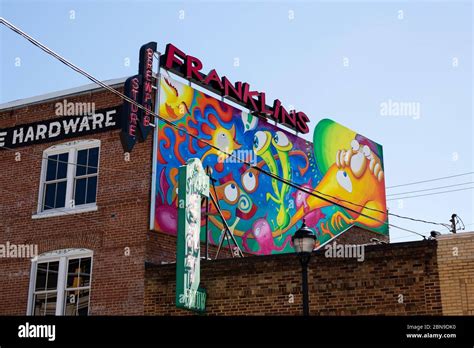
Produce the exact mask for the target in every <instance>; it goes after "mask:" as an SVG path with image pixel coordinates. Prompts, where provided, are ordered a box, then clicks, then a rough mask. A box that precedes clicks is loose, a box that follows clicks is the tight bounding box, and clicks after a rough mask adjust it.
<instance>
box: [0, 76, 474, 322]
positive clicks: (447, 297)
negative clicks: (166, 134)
mask: <svg viewBox="0 0 474 348" xmlns="http://www.w3.org/2000/svg"><path fill="white" fill-rule="evenodd" d="M124 81H125V79H119V80H113V81H108V82H107V83H108V84H109V85H110V86H112V87H114V88H117V89H118V90H119V91H122V89H123V83H124ZM66 99H67V102H71V103H94V105H95V109H96V114H101V115H102V116H101V117H98V118H97V119H95V121H96V123H95V124H94V122H95V121H91V122H92V123H91V124H89V125H85V124H84V126H83V127H82V123H81V122H82V121H78V122H79V123H77V128H76V130H77V132H76V131H73V130H72V129H73V128H71V127H70V128H69V133H67V134H66V130H65V129H62V130H60V129H59V128H58V127H59V126H60V125H61V124H59V126H58V124H57V123H55V121H57V120H58V119H59V116H58V115H57V112H56V111H57V104H56V103H58V102H59V103H62V102H64V101H65V100H66ZM85 105H87V104H85ZM121 106H122V101H121V100H120V98H119V97H117V96H115V95H113V94H112V93H110V92H108V91H105V90H104V89H101V88H97V87H96V86H93V85H88V86H84V87H81V88H77V89H72V90H66V91H62V92H59V93H54V94H50V95H45V96H40V97H37V98H30V99H24V100H19V101H14V102H11V103H7V104H3V105H0V130H5V129H13V128H14V127H15V129H16V131H15V132H16V133H14V134H15V135H14V136H15V137H16V138H15V142H16V144H17V145H18V144H19V143H24V144H22V145H23V146H17V147H8V146H5V145H4V144H3V146H4V149H2V150H0V163H1V165H2V168H3V170H2V171H1V172H0V192H1V197H2V199H1V200H0V244H3V245H6V244H9V245H16V246H19V245H37V247H38V254H39V257H38V258H37V259H34V260H30V259H29V258H27V257H23V258H22V257H2V258H0V277H1V279H2V280H3V281H2V282H1V283H0V297H1V298H2V300H3V301H1V302H0V314H1V315H7V314H11V315H24V314H29V315H45V314H46V315H54V314H56V315H86V314H89V315H140V314H147V315H162V314H189V312H186V311H184V310H181V309H177V308H176V307H175V306H174V291H175V290H174V289H175V265H174V262H175V258H176V256H175V255H176V237H174V236H171V235H168V234H164V233H159V232H155V231H150V225H149V219H150V191H151V182H152V172H151V168H152V151H153V138H152V137H149V138H148V139H147V140H146V141H144V142H142V143H137V144H136V145H135V148H134V150H133V152H132V153H131V154H130V156H129V157H128V156H124V153H123V149H122V145H121V142H120V138H119V129H118V127H117V126H118V125H117V122H118V121H117V118H116V117H117V115H118V114H119V113H120V107H121ZM109 116H110V117H109ZM31 124H33V125H34V129H33V130H32V131H30V130H29V129H30V128H29V127H27V125H31ZM52 124H55V125H56V128H54V126H51V125H52ZM22 125H25V127H24V128H19V127H21V126H22ZM63 125H64V123H63ZM81 128H82V129H83V131H80V130H81ZM61 132H62V133H61ZM30 133H31V134H30ZM56 133H57V134H61V135H62V136H60V135H58V136H57V137H56V138H55V137H54V136H52V135H54V134H56ZM46 134H48V135H49V137H47V136H46ZM0 136H1V133H0ZM46 138H47V139H46ZM59 138H61V139H59ZM0 139H1V137H0ZM7 140H8V139H7ZM10 140H11V139H10ZM72 197H74V200H71V198H72ZM374 237H376V238H378V239H382V240H383V239H384V238H383V236H382V237H381V236H380V235H379V234H376V233H374V232H371V231H367V230H363V229H360V228H352V229H350V230H349V231H347V232H345V233H343V234H342V235H340V236H339V237H338V238H337V240H338V242H340V243H356V244H370V243H371V239H372V238H374ZM452 248H458V252H457V253H458V254H457V256H452V254H450V250H452ZM215 252H216V248H215V247H211V250H210V255H211V257H212V256H214V255H215ZM473 253H474V236H473V235H472V233H464V234H459V235H453V236H446V237H441V238H439V240H438V241H423V242H414V243H401V244H395V245H392V244H385V245H374V246H370V247H367V251H366V261H365V262H361V263H359V262H357V261H356V260H349V261H348V260H334V259H328V258H325V257H324V252H323V251H319V252H315V255H314V257H313V258H312V261H311V264H310V273H309V277H310V278H309V279H310V299H311V311H312V312H313V313H318V314H321V315H326V314H327V315H330V314H337V315H339V314H340V315H345V314H349V315H350V314H400V315H410V314H472V313H473V310H474V308H473V307H472V301H469V300H468V299H469V298H472V296H473V295H474V294H473V290H474V287H473V284H474V283H473V277H472V270H473V267H474V266H473V262H472V261H473ZM223 255H224V256H227V259H223V260H212V261H203V262H202V265H201V268H202V270H201V273H202V275H201V282H202V284H203V285H204V286H205V287H206V288H207V291H208V304H207V309H208V310H207V311H208V313H209V314H220V315H232V314H292V315H293V314H299V313H300V307H301V293H300V287H301V282H300V268H299V267H300V266H299V263H298V262H297V260H296V259H295V256H294V255H293V254H284V255H272V256H265V257H263V256H262V257H258V256H249V255H247V257H245V258H242V259H234V258H229V254H228V253H226V252H224V254H223ZM400 295H402V296H403V300H402V301H401V302H399V296H400Z"/></svg>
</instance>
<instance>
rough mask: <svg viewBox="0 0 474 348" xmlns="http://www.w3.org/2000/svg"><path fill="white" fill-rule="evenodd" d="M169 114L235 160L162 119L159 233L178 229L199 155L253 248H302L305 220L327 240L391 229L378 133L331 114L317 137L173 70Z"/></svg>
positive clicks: (166, 97)
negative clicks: (185, 174) (179, 77)
mask: <svg viewBox="0 0 474 348" xmlns="http://www.w3.org/2000/svg"><path fill="white" fill-rule="evenodd" d="M159 113H160V115H161V116H162V117H164V118H166V119H168V120H169V121H171V122H173V123H175V124H176V125H178V126H180V127H182V128H185V129H186V130H187V131H188V132H189V133H191V134H193V135H195V136H197V137H198V138H200V139H203V140H205V141H206V142H208V143H210V144H213V145H214V146H217V147H218V148H219V149H222V150H224V151H225V152H227V153H231V154H233V155H234V156H235V157H234V156H227V155H224V154H222V153H221V152H219V151H217V150H216V149H214V148H212V147H209V146H208V145H206V144H204V143H202V142H199V141H198V140H197V139H195V138H192V137H190V136H188V135H186V134H185V133H184V132H181V131H178V130H176V129H174V128H173V127H171V126H170V125H167V124H165V123H164V122H159V127H158V136H157V138H156V139H157V144H156V145H155V149H156V151H155V153H154V156H156V158H155V160H154V161H155V163H156V167H155V168H154V169H155V170H154V172H155V178H154V180H155V190H154V191H155V192H154V197H152V199H154V211H152V214H153V215H154V216H152V217H151V221H152V229H153V230H155V231H157V232H163V233H168V234H172V235H176V231H177V225H178V223H177V219H178V209H177V186H178V168H179V167H180V166H181V165H183V164H185V163H186V161H187V160H188V159H190V158H199V159H200V160H201V162H202V164H203V166H204V168H206V167H209V168H210V170H211V172H212V177H213V178H214V179H215V180H216V182H215V195H216V196H217V199H218V200H219V202H220V206H221V209H222V211H223V215H224V217H225V219H226V221H227V223H228V225H229V226H230V228H231V230H232V231H233V233H234V236H235V237H236V240H237V242H238V244H239V246H240V247H241V249H242V250H243V251H244V252H248V253H253V254H260V255H268V254H275V253H285V252H293V248H292V246H291V242H290V240H291V236H292V235H293V234H294V232H295V231H296V230H297V229H298V228H299V227H300V226H301V222H302V219H303V218H304V219H305V221H306V225H307V226H309V227H310V228H312V229H313V230H314V232H315V234H316V235H317V244H316V245H317V246H320V245H322V244H325V243H326V242H328V241H329V240H331V239H333V238H334V237H335V236H337V235H338V234H340V233H342V232H344V231H346V230H347V229H348V228H349V227H351V226H353V225H357V226H361V227H363V228H366V229H369V230H372V231H375V232H377V233H380V234H387V233H388V225H387V223H388V220H387V214H386V198H385V180H384V168H383V154H382V146H380V145H379V144H377V143H375V142H373V141H371V140H370V139H367V138H366V137H364V136H362V135H360V134H358V133H356V132H354V131H352V130H350V129H348V128H346V127H344V126H342V125H340V124H338V123H336V122H334V121H332V120H329V119H323V120H321V121H320V122H319V123H318V124H317V125H316V128H315V130H314V135H313V142H312V143H311V142H309V141H306V140H305V139H303V138H300V137H297V136H296V135H295V134H293V133H291V132H288V131H286V130H283V129H282V128H279V127H277V126H275V125H273V124H272V123H270V122H269V121H267V120H266V119H264V118H259V117H256V116H253V115H251V114H248V113H246V112H244V111H241V110H240V109H237V108H234V107H232V106H231V105H229V104H226V103H224V102H222V101H220V100H218V99H216V98H213V97H211V96H209V95H207V94H205V93H203V92H201V91H199V90H196V89H194V88H192V87H190V86H188V85H186V84H183V83H180V82H178V81H175V80H172V79H171V78H166V77H163V76H162V77H161V81H160V105H159ZM238 159H242V160H245V161H247V162H249V163H251V164H252V165H253V166H256V167H258V168H261V169H263V170H264V171H267V172H271V173H273V174H274V175H277V176H278V177H281V178H283V179H286V180H289V181H291V182H293V183H296V184H298V185H300V186H302V187H304V188H305V189H306V191H309V192H312V194H311V193H309V192H305V191H301V190H298V189H296V188H294V187H291V186H289V185H287V184H284V183H282V182H281V181H280V180H277V179H276V178H272V177H270V176H268V175H266V174H264V173H262V172H260V171H258V170H256V169H255V168H252V167H249V166H247V165H246V164H244V163H242V162H240V161H239V160H238ZM211 192H212V193H214V190H213V189H212V188H211ZM321 197H323V199H322V198H321ZM210 213H211V214H210V216H209V227H210V231H209V240H210V243H211V244H216V245H217V244H218V243H219V238H220V237H221V231H222V229H223V226H222V223H221V221H220V219H219V217H218V216H217V215H216V214H217V212H216V207H213V206H212V205H211V207H210ZM202 223H203V224H204V221H203V222H202ZM202 238H205V236H202Z"/></svg>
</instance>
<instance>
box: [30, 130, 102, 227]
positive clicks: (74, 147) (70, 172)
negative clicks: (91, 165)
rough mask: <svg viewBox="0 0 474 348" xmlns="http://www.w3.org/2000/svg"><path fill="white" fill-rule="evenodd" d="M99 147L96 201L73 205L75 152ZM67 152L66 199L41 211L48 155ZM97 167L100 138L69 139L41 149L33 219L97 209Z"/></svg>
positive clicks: (98, 160)
mask: <svg viewBox="0 0 474 348" xmlns="http://www.w3.org/2000/svg"><path fill="white" fill-rule="evenodd" d="M94 147H98V148H99V154H98V159H97V191H96V201H95V202H94V203H89V204H81V205H75V204H73V196H74V181H75V176H76V163H77V153H78V152H79V151H80V150H85V149H89V148H94ZM65 152H68V153H69V156H68V165H67V184H66V201H65V206H64V207H63V208H55V209H48V210H44V211H43V203H44V187H45V182H46V170H47V168H48V156H52V155H58V154H61V153H65ZM99 167H100V140H97V139H89V140H77V141H71V142H68V143H64V144H59V145H54V146H51V147H49V148H47V149H46V150H44V151H43V160H42V165H41V177H40V183H39V190H38V192H39V194H38V205H37V209H36V214H33V215H32V218H33V219H41V218H46V217H53V216H63V215H69V214H77V213H85V212H90V211H97V209H98V207H97V195H98V193H99Z"/></svg>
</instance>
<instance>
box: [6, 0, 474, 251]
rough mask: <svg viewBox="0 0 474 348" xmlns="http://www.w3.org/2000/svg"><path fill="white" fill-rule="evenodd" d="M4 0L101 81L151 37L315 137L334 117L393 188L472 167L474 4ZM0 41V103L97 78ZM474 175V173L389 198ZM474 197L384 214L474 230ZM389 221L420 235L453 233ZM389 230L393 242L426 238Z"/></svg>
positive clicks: (408, 203)
mask: <svg viewBox="0 0 474 348" xmlns="http://www.w3.org/2000/svg"><path fill="white" fill-rule="evenodd" d="M0 1H1V2H0V4H1V5H0V6H1V7H0V13H1V16H3V17H5V18H6V19H7V20H9V21H11V22H12V23H14V24H15V25H18V26H19V27H20V28H21V29H23V30H24V31H26V32H28V33H29V34H31V35H32V36H33V37H35V38H36V39H38V40H40V41H41V42H43V43H45V44H46V45H47V46H49V47H50V48H52V49H53V50H55V51H57V52H58V53H60V54H61V55H63V56H64V57H66V58H68V59H69V60H70V61H72V62H73V63H75V64H76V65H78V66H80V67H82V68H83V69H85V70H86V71H88V72H89V73H91V74H92V75H94V76H95V77H97V78H99V79H101V80H105V79H111V78H116V77H123V76H130V75H133V74H135V73H136V70H137V64H138V61H137V60H138V49H139V47H140V46H141V45H142V44H143V43H145V42H148V41H157V42H158V46H159V49H160V50H164V47H165V45H166V43H168V42H172V43H174V44H175V45H176V46H178V47H179V48H181V49H183V50H184V51H185V52H186V53H188V54H191V55H194V56H196V57H199V58H200V59H201V60H202V61H203V63H204V70H208V69H211V68H215V69H216V70H217V71H218V72H219V73H220V74H221V75H226V76H228V77H229V78H230V79H231V80H234V81H237V80H240V81H247V82H249V83H250V85H251V86H253V87H254V88H256V89H258V90H261V91H265V92H266V93H267V94H268V97H269V98H272V99H274V98H279V99H281V100H282V101H283V103H285V104H286V105H287V106H289V105H293V106H295V107H296V109H299V110H303V111H304V112H305V113H306V114H307V115H309V116H310V118H311V131H310V133H309V136H308V139H309V140H311V138H312V136H311V135H312V131H313V128H314V126H315V125H316V124H317V122H318V121H319V120H320V119H322V118H331V119H334V120H335V121H337V122H339V123H341V124H343V125H345V126H347V127H349V128H351V129H354V130H356V131H357V132H359V133H361V134H363V135H365V136H367V137H369V138H371V139H373V140H375V141H377V142H379V143H381V144H382V145H383V146H384V159H385V173H386V185H387V186H388V187H389V186H393V185H398V184H404V183H409V182H413V181H419V180H425V179H431V178H438V177H443V176H450V175H455V174H459V173H466V172H471V171H473V169H474V168H473V150H474V142H473V140H472V134H473V133H474V127H473V104H472V100H473V98H472V97H473V89H472V81H473V74H472V61H473V56H472V52H473V42H472V37H473V24H472V22H473V21H472V19H473V5H472V2H471V1H410V2H406V1H398V2H397V1H364V2H360V1H336V2H328V1H322V2H319V1H301V2H294V1H291V2H289V1H264V2H255V3H254V2H249V1H212V2H206V1H198V2H194V1H184V2H171V1H166V2H164V1H114V2H112V1H100V0H99V1H41V0H40V1H22V0H20V1H18V0H15V1H11V0H0ZM72 11H73V12H72ZM0 39H1V40H0V61H1V64H0V69H1V70H0V77H1V85H0V103H3V102H7V101H11V100H15V99H20V98H25V97H30V96H34V95H38V94H43V93H48V92H52V91H56V90H61V89H65V88H71V87H75V86H80V85H84V84H88V83H89V81H88V80H87V79H86V78H84V77H82V76H81V75H79V74H77V73H75V72H74V71H72V70H70V69H69V68H67V67H66V66H64V65H62V64H61V63H59V62H58V61H56V60H54V59H53V58H52V57H49V56H48V55H46V54H45V53H43V52H42V51H41V50H39V49H38V48H35V47H34V46H33V45H31V44H30V43H29V42H27V41H26V40H24V39H22V38H20V37H19V36H18V35H16V34H14V33H12V32H10V31H9V30H7V29H6V28H5V27H2V28H1V29H0ZM127 58H128V59H129V60H130V64H129V65H127V64H126V61H127ZM236 59H237V60H238V63H239V64H238V66H235V63H236ZM389 100H391V101H392V102H403V103H413V104H411V105H413V106H416V107H419V113H416V112H415V111H413V112H412V113H408V114H406V115H402V116H400V115H399V116H397V115H395V114H393V112H392V114H391V115H384V114H383V112H381V106H382V103H388V101H389ZM413 110H415V109H413ZM472 181H474V176H472V175H467V176H463V177H458V178H453V179H449V180H442V181H435V182H432V183H426V184H420V185H413V186H406V187H400V188H398V189H388V191H387V194H394V193H397V192H406V191H414V190H422V189H427V188H432V187H437V186H446V185H451V184H458V183H465V182H472ZM469 186H473V185H472V184H471V185H466V186H459V187H454V188H453V189H458V188H463V187H469ZM445 190H446V189H441V191H445ZM448 190H449V189H448ZM431 192H435V191H427V192H421V193H413V194H406V195H401V196H410V195H416V194H423V193H431ZM473 193H474V190H464V191H458V192H452V193H447V194H439V195H432V196H424V197H418V198H407V199H403V200H393V201H389V202H388V207H389V209H390V211H391V212H392V213H396V214H400V215H406V216H411V217H415V218H422V219H425V220H431V221H437V222H448V219H449V217H450V215H451V213H453V212H455V213H457V214H458V215H459V216H461V217H462V219H463V220H464V222H465V224H466V225H468V226H467V228H468V229H471V230H472V229H474V214H473V213H474V206H473V201H474V200H473V197H474V196H473ZM401 196H400V197H401ZM393 197H394V196H390V197H388V198H393ZM390 222H391V223H393V224H396V225H398V226H402V227H405V228H409V229H413V230H416V231H418V232H420V233H423V234H426V235H427V234H429V232H430V231H431V230H433V229H436V230H439V231H442V232H445V231H446V230H443V229H442V228H437V227H436V226H430V225H426V224H423V223H415V222H410V221H406V220H400V219H398V218H391V219H390ZM390 234H391V238H392V240H393V241H394V242H400V241H405V240H414V239H419V237H417V236H414V235H412V234H410V233H408V232H403V231H398V230H396V229H391V230H390Z"/></svg>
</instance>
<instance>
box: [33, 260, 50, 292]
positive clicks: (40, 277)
mask: <svg viewBox="0 0 474 348" xmlns="http://www.w3.org/2000/svg"><path fill="white" fill-rule="evenodd" d="M47 271H48V263H47V262H44V263H38V268H37V269H36V286H35V290H36V291H41V290H44V289H45V288H46V272H47Z"/></svg>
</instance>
